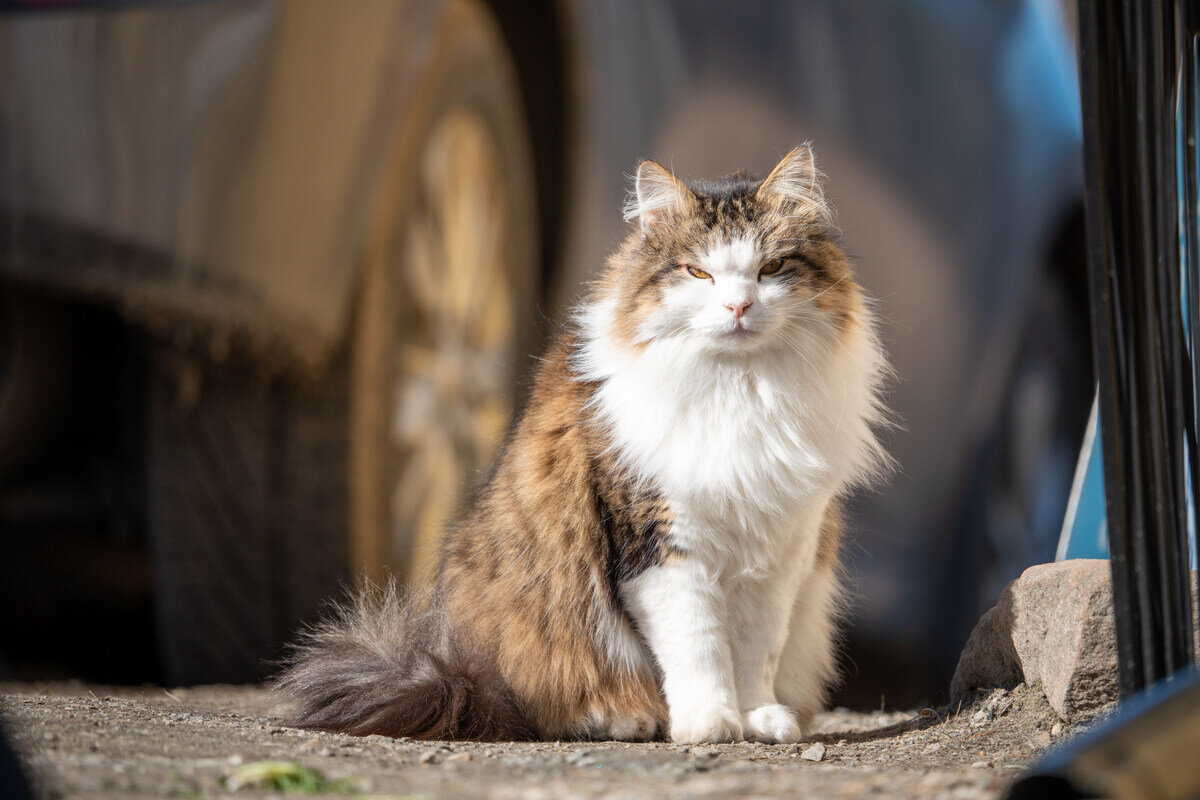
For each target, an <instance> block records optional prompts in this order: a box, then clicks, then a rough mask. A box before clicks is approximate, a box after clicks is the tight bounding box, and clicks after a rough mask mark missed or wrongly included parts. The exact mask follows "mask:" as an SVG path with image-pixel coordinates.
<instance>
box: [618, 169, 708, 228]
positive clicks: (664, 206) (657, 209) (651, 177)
mask: <svg viewBox="0 0 1200 800" xmlns="http://www.w3.org/2000/svg"><path fill="white" fill-rule="evenodd" d="M691 197H692V192H691V190H690V189H688V188H687V187H686V186H684V185H683V182H682V181H680V180H679V179H678V178H676V177H675V176H674V175H672V174H671V173H670V172H668V171H667V170H666V169H664V168H663V167H662V166H660V165H658V164H656V163H654V162H653V161H643V162H642V163H641V164H639V165H638V170H637V176H636V178H635V179H634V185H633V192H631V193H630V196H629V201H628V202H627V203H626V204H625V219H626V221H628V222H633V221H634V220H637V221H638V223H639V224H640V225H641V228H642V232H643V233H645V232H648V231H649V230H650V229H651V228H652V227H653V226H654V225H655V224H656V223H657V222H659V221H660V220H661V219H662V218H663V217H664V216H665V215H667V214H670V213H675V212H680V211H683V210H685V208H686V206H687V203H688V200H689V198H691Z"/></svg>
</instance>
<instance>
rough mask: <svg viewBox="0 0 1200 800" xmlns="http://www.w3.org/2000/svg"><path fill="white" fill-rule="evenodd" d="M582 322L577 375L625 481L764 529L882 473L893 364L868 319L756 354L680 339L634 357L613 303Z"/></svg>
mask: <svg viewBox="0 0 1200 800" xmlns="http://www.w3.org/2000/svg"><path fill="white" fill-rule="evenodd" d="M860 308H864V309H865V306H860ZM577 319H578V323H579V326H580V337H579V340H578V341H579V344H578V347H577V349H576V352H575V354H574V356H573V358H572V368H573V370H574V371H575V373H576V374H577V376H578V377H579V378H580V379H581V380H586V381H591V382H594V383H595V384H596V389H595V392H594V394H593V397H592V401H591V404H590V411H591V413H593V414H594V415H595V419H596V420H597V421H598V422H599V423H600V424H601V425H602V426H603V428H604V430H606V432H607V434H608V435H609V437H610V438H611V447H612V448H613V450H614V451H615V452H616V453H617V454H618V456H619V458H620V460H621V462H622V464H623V465H624V466H625V467H626V468H627V469H628V470H629V472H630V474H631V475H632V476H634V478H635V479H636V480H637V481H639V482H640V483H643V484H644V485H646V486H647V487H648V488H649V487H652V488H653V489H655V490H657V491H658V492H660V493H662V494H663V495H664V496H665V497H666V498H668V500H670V501H672V502H682V503H686V504H687V505H688V506H696V505H697V503H700V504H701V506H702V507H705V508H709V509H711V511H712V513H713V514H714V515H717V516H720V517H721V518H723V519H725V520H727V521H732V520H741V521H742V522H744V523H745V524H746V525H748V526H753V525H761V523H762V521H763V517H764V516H766V517H774V518H780V517H786V516H788V515H789V514H790V513H791V512H792V511H793V510H794V509H795V508H796V507H797V506H800V505H803V504H804V503H805V502H806V501H809V500H815V499H818V498H821V497H826V496H828V495H829V494H830V493H835V492H839V491H842V490H843V489H846V488H848V487H850V486H852V485H854V484H859V483H864V482H867V481H869V480H870V479H871V478H873V477H874V476H875V475H877V474H878V473H880V472H881V471H882V470H884V469H886V467H887V466H888V463H889V462H888V456H887V455H886V453H885V452H884V451H883V448H882V447H881V446H880V444H879V442H878V440H877V439H876V436H875V430H876V429H878V428H879V427H881V426H883V425H885V424H886V419H885V412H884V410H883V407H882V404H881V402H880V399H879V394H880V390H881V386H882V384H883V382H884V380H885V377H886V375H887V365H886V361H885V359H884V356H883V354H882V351H881V349H880V347H879V344H878V341H877V338H876V336H875V333H874V329H873V326H872V324H871V320H870V319H869V317H868V316H867V312H866V311H865V310H864V311H862V312H860V313H859V314H858V315H857V316H856V317H855V318H853V319H851V320H850V321H849V323H847V324H845V325H842V326H838V325H835V324H833V323H832V322H829V324H824V323H823V322H822V321H820V320H809V321H806V322H805V321H801V322H799V323H797V324H795V325H793V326H792V327H791V329H790V330H789V332H788V335H787V336H785V337H781V338H780V339H778V340H777V341H775V342H773V343H771V344H769V345H767V346H764V347H762V348H760V349H759V350H757V351H754V352H750V353H722V352H719V351H713V350H711V349H706V348H704V347H702V346H698V345H697V344H696V343H695V342H693V341H691V340H689V338H688V337H682V336H680V337H669V338H665V339H661V340H654V341H650V342H648V343H647V344H646V345H645V346H644V347H637V348H634V347H630V346H628V345H627V344H624V343H622V342H621V341H620V339H619V337H617V336H615V335H614V334H613V331H614V329H615V325H616V323H617V306H616V303H615V302H614V301H613V300H611V299H603V298H601V299H599V300H595V301H593V302H591V303H588V304H586V305H585V306H584V307H583V308H582V309H581V312H580V314H579V315H578V316H577Z"/></svg>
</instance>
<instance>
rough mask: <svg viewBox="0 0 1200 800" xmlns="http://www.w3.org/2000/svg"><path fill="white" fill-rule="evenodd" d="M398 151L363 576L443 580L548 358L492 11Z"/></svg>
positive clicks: (454, 14) (366, 318) (516, 118)
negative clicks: (521, 392) (515, 409)
mask: <svg viewBox="0 0 1200 800" xmlns="http://www.w3.org/2000/svg"><path fill="white" fill-rule="evenodd" d="M447 30H448V31H450V32H451V33H452V39H451V41H449V42H447V43H446V50H445V53H444V55H445V57H444V58H442V59H439V61H438V65H437V68H436V69H435V70H434V71H433V72H432V73H431V74H430V75H429V76H428V78H429V82H428V83H427V84H426V87H425V88H426V92H425V97H426V101H425V102H424V103H422V104H421V108H419V109H418V111H417V113H416V114H415V115H414V117H413V118H412V119H411V120H410V124H409V125H408V126H407V128H406V130H405V135H404V136H403V137H402V139H401V141H399V142H397V145H396V149H395V152H394V155H393V158H392V163H391V167H390V169H389V172H388V175H387V178H386V185H385V190H384V194H383V196H382V199H381V203H380V204H379V206H378V209H377V211H378V213H377V214H376V216H375V219H374V224H373V227H372V230H371V234H370V241H369V243H368V248H367V264H366V269H365V273H364V280H363V288H362V293H361V296H360V305H359V317H358V321H359V322H358V331H357V338H358V346H357V349H356V357H355V376H354V381H355V385H354V398H353V414H352V419H353V422H354V438H353V441H352V446H351V463H352V469H353V470H354V476H355V479H354V481H353V483H352V501H351V502H352V505H351V509H352V520H353V523H352V529H353V531H354V539H353V541H352V553H353V560H354V563H355V564H356V565H357V566H358V568H360V569H361V570H363V571H365V572H366V573H367V574H368V575H369V576H370V577H372V578H374V579H376V580H378V579H380V578H381V577H383V575H384V573H385V572H387V571H392V572H395V573H396V574H398V575H400V576H402V577H411V578H420V577H423V576H426V575H428V573H429V572H430V571H431V569H432V566H433V564H434V562H435V560H436V557H437V544H438V541H439V540H440V537H441V532H442V530H443V528H444V527H445V525H446V524H447V523H448V522H450V521H451V519H452V518H453V517H454V515H455V514H456V513H457V512H458V511H459V510H460V509H461V508H462V506H463V504H464V499H465V491H464V490H466V489H469V488H470V487H472V486H474V485H475V484H477V483H478V482H479V480H480V478H481V477H482V475H483V474H484V472H485V471H486V470H487V469H488V467H489V465H490V464H491V462H492V459H493V458H494V457H495V454H496V451H497V449H498V448H499V445H500V443H501V441H502V439H503V436H504V432H505V429H506V428H507V426H508V422H509V417H510V413H511V406H512V401H513V391H512V390H513V387H514V386H515V385H516V384H517V381H518V378H519V377H520V375H519V373H520V372H521V370H522V367H523V366H524V364H523V361H524V357H525V356H526V355H527V354H528V353H530V352H531V351H532V349H533V347H534V346H535V345H536V341H537V333H538V325H537V322H536V319H535V300H536V298H537V294H538V288H539V275H538V253H537V234H538V230H537V216H536V207H537V206H536V197H535V192H534V187H533V180H532V175H533V161H532V155H531V152H530V145H529V135H528V133H527V131H526V128H525V121H524V117H523V114H522V111H521V108H522V106H521V97H520V93H519V90H518V87H517V82H516V77H515V70H514V68H513V66H512V63H511V61H510V59H509V57H508V54H507V52H506V51H505V49H504V44H503V40H502V38H501V35H500V31H499V29H498V28H497V27H496V24H495V22H494V21H493V20H492V19H491V16H490V12H488V11H487V10H486V9H485V8H483V7H482V6H481V5H479V4H477V3H474V2H459V3H455V4H454V5H453V6H452V7H451V9H450V14H449V20H448V27H447Z"/></svg>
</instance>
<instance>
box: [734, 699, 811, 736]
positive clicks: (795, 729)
mask: <svg viewBox="0 0 1200 800" xmlns="http://www.w3.org/2000/svg"><path fill="white" fill-rule="evenodd" d="M746 738H747V739H753V740H754V741H756V742H768V743H779V744H792V743H793V742H798V741H800V721H799V720H798V719H797V717H796V712H795V711H793V710H792V709H790V708H788V707H787V706H784V705H780V704H778V703H771V704H770V705H765V706H759V707H758V708H756V709H754V710H753V711H751V712H750V713H749V714H747V715H746Z"/></svg>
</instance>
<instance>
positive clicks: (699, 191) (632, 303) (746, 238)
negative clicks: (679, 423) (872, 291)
mask: <svg viewBox="0 0 1200 800" xmlns="http://www.w3.org/2000/svg"><path fill="white" fill-rule="evenodd" d="M626 216H627V219H628V220H629V221H630V222H631V223H632V226H633V230H632V231H631V233H630V235H629V237H628V238H627V239H626V241H625V242H624V244H623V245H622V247H621V248H620V250H618V252H617V253H616V254H614V256H613V258H612V259H611V261H610V264H609V270H608V272H607V274H606V278H605V280H604V285H603V287H602V288H603V293H604V295H605V296H607V298H608V299H609V300H610V301H611V302H612V307H613V312H612V314H613V315H612V322H613V324H614V327H615V329H616V330H615V331H614V332H615V333H617V334H618V335H619V336H620V337H621V338H623V339H625V340H626V342H627V343H628V344H630V345H634V346H638V345H642V344H646V343H650V342H653V341H656V340H666V339H671V340H676V341H680V340H686V342H687V343H688V344H691V345H694V346H695V347H696V348H697V349H700V350H704V351H712V352H734V353H736V352H753V351H756V350H759V349H762V348H764V347H768V346H777V347H782V346H787V345H789V344H792V345H793V346H794V345H795V344H796V341H795V340H796V339H797V337H804V336H805V334H811V333H813V332H818V333H819V332H822V331H827V332H830V333H836V331H837V329H839V328H840V327H843V326H845V325H847V324H850V322H851V321H852V318H853V316H854V312H855V310H856V309H857V308H858V304H859V303H860V302H861V301H860V295H859V289H858V286H857V285H856V284H855V283H854V281H853V279H852V278H851V276H850V271H849V266H848V264H847V262H846V258H845V256H844V255H843V254H842V252H841V251H840V250H839V249H838V247H837V245H836V244H835V237H836V229H835V228H834V226H833V220H832V216H833V215H832V210H831V208H830V207H829V205H828V203H827V202H826V201H825V197H824V192H823V190H822V186H821V176H820V174H819V173H818V172H817V168H816V164H815V162H814V160H813V153H812V150H811V149H810V148H809V147H808V146H803V147H798V148H796V149H795V150H793V151H792V152H790V153H788V155H787V156H785V157H784V158H783V160H782V161H780V162H779V164H778V166H776V167H775V169H774V170H772V171H771V173H770V174H769V175H768V176H767V177H766V178H751V177H748V176H744V175H734V176H732V177H729V178H725V179H721V180H717V181H711V182H710V181H687V182H685V181H682V180H680V179H678V178H676V177H675V176H674V175H672V174H671V173H670V172H668V171H667V170H666V169H664V168H663V167H662V166H660V165H658V164H656V163H654V162H652V161H645V162H643V163H642V164H641V165H640V166H639V167H638V171H637V180H636V185H635V188H634V191H633V192H632V193H631V196H630V201H629V204H628V207H627V213H626Z"/></svg>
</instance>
